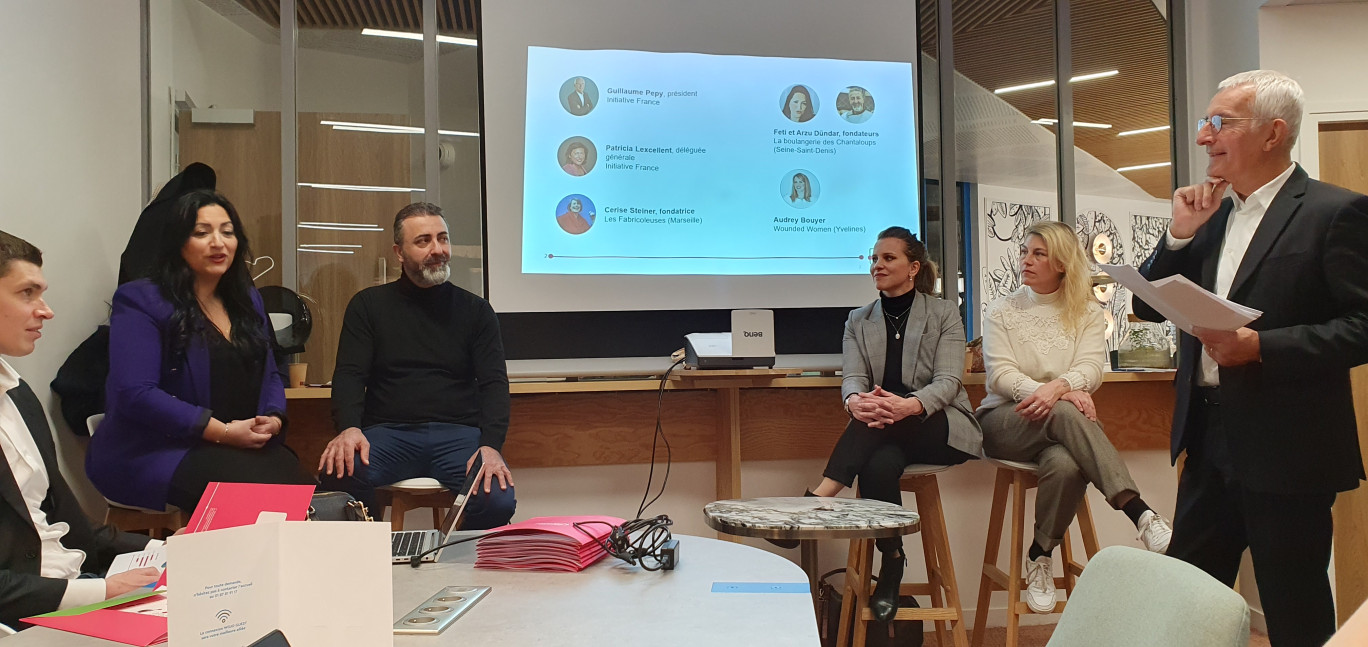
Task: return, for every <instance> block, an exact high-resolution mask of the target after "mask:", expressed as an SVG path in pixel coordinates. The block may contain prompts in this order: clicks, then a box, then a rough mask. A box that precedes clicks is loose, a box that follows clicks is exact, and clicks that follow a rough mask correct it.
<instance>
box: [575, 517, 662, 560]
mask: <svg viewBox="0 0 1368 647" xmlns="http://www.w3.org/2000/svg"><path fill="white" fill-rule="evenodd" d="M573 525H574V527H575V529H576V530H578V531H580V532H582V533H584V534H585V535H588V536H589V537H590V538H591V539H593V540H594V541H595V542H596V543H598V545H599V547H600V548H602V549H603V550H604V552H606V553H608V554H609V555H612V556H613V557H616V558H618V559H620V560H622V561H624V562H627V563H628V564H632V565H634V566H640V567H641V568H643V569H645V570H648V571H658V570H662V569H671V568H674V564H673V563H672V562H670V561H668V560H666V559H663V558H662V557H661V552H660V549H661V548H662V547H663V546H664V545H665V543H666V542H668V541H670V539H671V537H670V526H672V525H674V522H673V521H671V520H670V518H669V517H668V516H666V515H663V514H662V515H659V516H656V517H653V518H651V519H633V520H631V521H626V522H623V523H622V524H621V525H616V526H615V525H613V524H611V523H608V522H607V521H579V522H575V523H574V524H573ZM588 525H599V526H608V527H609V528H611V529H612V530H611V531H610V532H609V533H608V536H607V537H606V538H604V539H599V538H598V537H596V536H595V535H594V533H592V532H589V531H588V530H585V529H584V526H588Z"/></svg>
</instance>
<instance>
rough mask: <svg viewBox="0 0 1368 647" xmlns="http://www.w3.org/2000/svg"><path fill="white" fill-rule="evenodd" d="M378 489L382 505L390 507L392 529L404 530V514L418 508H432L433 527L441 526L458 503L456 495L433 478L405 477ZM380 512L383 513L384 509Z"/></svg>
mask: <svg viewBox="0 0 1368 647" xmlns="http://www.w3.org/2000/svg"><path fill="white" fill-rule="evenodd" d="M376 490H378V491H379V493H380V494H381V497H380V498H381V499H382V501H381V503H380V505H381V507H382V508H384V507H389V509H390V529H391V530H403V529H404V515H405V514H407V513H408V511H409V510H417V509H418V508H432V527H433V528H441V527H442V517H443V515H445V514H446V511H447V510H448V509H450V508H451V506H453V505H455V504H456V495H454V494H452V493H451V491H450V490H448V489H446V488H444V487H442V484H441V483H439V482H437V479H432V478H426V477H419V478H416V479H404V480H402V481H399V482H398V483H391V484H389V485H386V486H384V487H380V488H376ZM385 498H388V501H384V499H385ZM380 513H381V514H382V515H383V514H384V510H381V512H380Z"/></svg>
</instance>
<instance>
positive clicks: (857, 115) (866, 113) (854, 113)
mask: <svg viewBox="0 0 1368 647" xmlns="http://www.w3.org/2000/svg"><path fill="white" fill-rule="evenodd" d="M836 114H838V115H841V118H842V119H844V120H846V121H849V122H850V123H852V124H862V123H864V122H866V121H869V120H870V119H872V118H873V117H874V95H872V94H870V93H869V90H866V89H864V88H862V87H860V86H858V85H852V86H850V87H848V88H846V89H845V90H844V91H842V92H841V93H840V94H838V95H836Z"/></svg>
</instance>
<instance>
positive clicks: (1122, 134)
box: [1116, 126, 1169, 137]
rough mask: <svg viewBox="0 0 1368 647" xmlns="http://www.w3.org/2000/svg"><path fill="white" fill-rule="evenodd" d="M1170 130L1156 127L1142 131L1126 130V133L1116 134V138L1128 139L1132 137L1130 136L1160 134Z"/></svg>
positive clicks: (1164, 127)
mask: <svg viewBox="0 0 1368 647" xmlns="http://www.w3.org/2000/svg"><path fill="white" fill-rule="evenodd" d="M1168 129H1169V127H1168V126H1155V127H1153V128H1141V129H1139V130H1126V131H1123V132H1119V133H1116V136H1117V137H1128V136H1130V135H1140V134H1143V133H1157V132H1159V131H1161V130H1168Z"/></svg>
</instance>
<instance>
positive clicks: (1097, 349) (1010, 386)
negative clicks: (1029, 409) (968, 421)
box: [979, 285, 1107, 409]
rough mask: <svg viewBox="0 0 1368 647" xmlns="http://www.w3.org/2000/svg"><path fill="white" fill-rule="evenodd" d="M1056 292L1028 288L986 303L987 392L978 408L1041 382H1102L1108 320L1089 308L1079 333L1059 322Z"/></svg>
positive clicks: (1084, 387)
mask: <svg viewBox="0 0 1368 647" xmlns="http://www.w3.org/2000/svg"><path fill="white" fill-rule="evenodd" d="M1059 295H1060V292H1059V291H1058V290H1056V291H1055V292H1053V293H1051V294H1037V293H1036V292H1035V290H1032V289H1031V288H1030V287H1027V286H1024V285H1023V286H1021V287H1020V288H1019V289H1017V291H1015V292H1013V293H1011V294H1009V295H1007V296H1005V297H1001V298H999V299H997V300H995V301H993V302H992V303H990V304H988V309H987V311H986V312H985V313H984V316H983V364H984V368H985V369H986V370H987V371H988V375H987V383H986V390H987V392H988V393H987V396H986V397H984V398H983V402H982V403H981V404H980V405H979V409H989V408H992V407H996V406H998V405H1001V404H1004V403H1007V402H1020V401H1021V400H1024V399H1026V398H1027V397H1030V395H1031V394H1032V393H1034V392H1035V390H1036V389H1037V388H1040V385H1042V384H1044V383H1046V382H1049V381H1051V380H1054V379H1056V378H1064V379H1065V380H1067V381H1068V382H1069V386H1070V388H1071V389H1072V390H1074V391H1088V392H1089V393H1091V392H1094V391H1096V390H1097V389H1098V387H1100V386H1102V371H1103V365H1104V364H1103V363H1104V362H1105V361H1106V357H1107V345H1106V339H1105V336H1106V331H1107V322H1106V319H1105V318H1104V316H1103V314H1102V309H1101V308H1098V307H1095V306H1094V307H1090V308H1089V309H1088V314H1087V320H1086V321H1085V322H1084V323H1083V325H1082V326H1080V327H1079V332H1078V334H1077V335H1072V334H1069V333H1068V332H1067V331H1066V330H1065V328H1064V325H1063V321H1062V317H1063V309H1062V307H1061V305H1060V303H1059V301H1060V299H1059Z"/></svg>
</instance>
